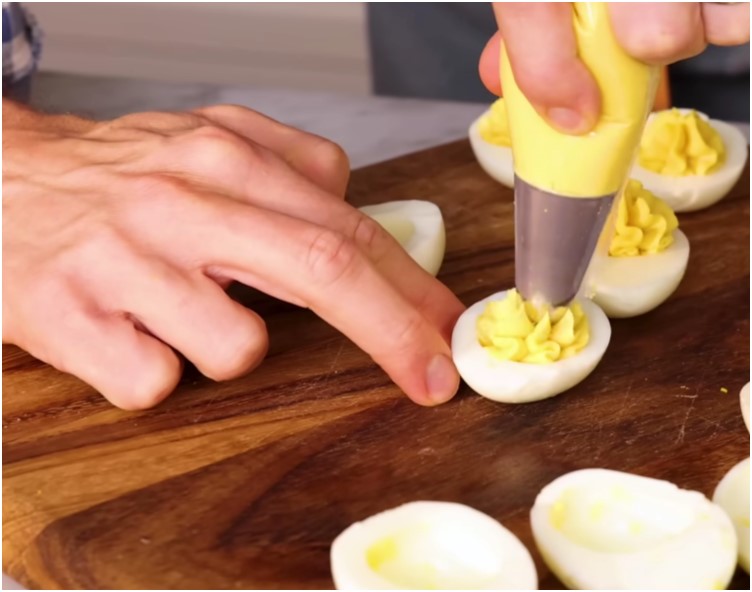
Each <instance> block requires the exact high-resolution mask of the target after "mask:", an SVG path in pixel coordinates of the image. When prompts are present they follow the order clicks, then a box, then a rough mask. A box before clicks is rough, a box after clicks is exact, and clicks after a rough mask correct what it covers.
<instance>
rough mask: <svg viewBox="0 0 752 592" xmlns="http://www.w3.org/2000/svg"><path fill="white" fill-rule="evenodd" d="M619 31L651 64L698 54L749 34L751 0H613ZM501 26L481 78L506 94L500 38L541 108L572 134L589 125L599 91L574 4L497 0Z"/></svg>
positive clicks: (741, 40) (639, 56)
mask: <svg viewBox="0 0 752 592" xmlns="http://www.w3.org/2000/svg"><path fill="white" fill-rule="evenodd" d="M608 8H609V13H610V16H611V24H612V26H613V29H614V34H615V35H616V38H617V39H618V40H619V42H620V43H621V45H622V46H623V47H624V48H625V49H626V51H627V52H628V53H629V54H630V55H632V56H634V57H635V58H637V59H639V60H642V61H644V62H647V63H650V64H670V63H672V62H676V61H678V60H682V59H685V58H689V57H692V56H694V55H697V54H699V53H700V52H701V51H703V50H704V49H705V47H706V46H707V44H713V45H738V44H742V43H745V42H747V41H749V4H748V3H746V2H744V3H742V2H739V3H717V2H671V3H669V2H646V3H631V2H624V3H618V2H614V3H610V4H609V7H608ZM494 13H495V15H496V21H497V24H498V26H499V33H497V34H496V35H494V36H493V37H492V38H491V40H490V41H489V42H488V44H487V45H486V48H485V49H484V50H483V54H482V55H481V58H480V62H479V70H480V77H481V79H482V80H483V83H484V84H485V85H486V87H487V88H488V90H490V91H491V92H493V93H495V94H497V95H500V94H502V89H501V83H500V80H499V44H500V41H501V39H502V38H503V39H504V44H505V47H506V49H507V52H508V55H509V61H510V63H511V66H512V70H513V71H514V77H515V81H516V82H517V84H518V85H519V87H520V89H521V90H522V92H523V93H524V94H525V95H526V96H527V97H528V99H529V100H530V102H531V103H532V104H533V106H534V107H535V108H536V110H537V111H538V112H539V113H540V114H541V115H542V116H543V117H545V118H546V119H547V120H548V121H549V122H550V123H551V125H553V126H554V127H556V128H558V129H560V130H561V131H563V132H566V133H572V134H583V133H586V132H588V131H590V130H591V129H592V128H593V126H594V125H595V123H596V121H597V120H598V117H599V115H600V106H601V103H600V100H601V99H600V91H599V90H598V87H597V85H596V83H595V80H594V79H593V77H592V75H591V74H590V72H589V71H588V69H587V67H585V65H584V64H583V63H582V62H581V61H580V60H579V59H578V57H577V47H576V43H575V37H574V31H573V28H572V8H571V3H568V2H567V3H555V2H535V3H507V2H497V3H494Z"/></svg>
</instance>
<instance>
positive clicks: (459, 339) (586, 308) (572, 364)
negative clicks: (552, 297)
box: [452, 289, 611, 403]
mask: <svg viewBox="0 0 752 592" xmlns="http://www.w3.org/2000/svg"><path fill="white" fill-rule="evenodd" d="M610 338H611V325H610V324H609V322H608V318H607V317H606V315H605V314H604V313H603V311H602V310H601V309H600V308H599V307H598V306H597V305H596V304H594V303H593V302H590V301H588V300H583V301H578V302H575V303H574V304H573V305H571V306H561V307H557V308H555V309H551V308H550V307H537V306H535V305H533V304H532V303H530V302H525V301H524V300H523V299H522V297H521V296H520V295H519V293H518V292H517V291H516V290H514V289H512V290H507V291H504V292H499V293H497V294H493V295H492V296H489V297H488V298H485V299H483V300H481V301H480V302H477V303H475V304H474V305H473V306H471V307H470V308H468V309H467V310H466V311H465V312H464V313H463V314H462V316H460V318H459V319H458V320H457V324H456V325H455V327H454V331H453V333H452V357H453V358H454V363H455V365H456V366H457V370H458V371H459V373H460V376H462V378H463V379H464V381H465V382H466V383H467V384H468V385H469V386H470V388H472V389H473V390H474V391H476V392H477V393H478V394H480V395H483V396H484V397H487V398H489V399H493V400H494V401H501V402H504V403H526V402H529V401H537V400H540V399H545V398H547V397H553V396H554V395H558V394H559V393H562V392H564V391H566V390H567V389H570V388H572V387H573V386H575V385H576V384H577V383H579V382H581V381H582V380H583V379H584V378H585V377H586V376H587V375H588V374H590V373H591V372H592V371H593V369H594V368H595V367H596V366H597V365H598V362H599V361H600V359H601V357H603V354H604V352H605V351H606V347H607V346H608V342H609V339H610Z"/></svg>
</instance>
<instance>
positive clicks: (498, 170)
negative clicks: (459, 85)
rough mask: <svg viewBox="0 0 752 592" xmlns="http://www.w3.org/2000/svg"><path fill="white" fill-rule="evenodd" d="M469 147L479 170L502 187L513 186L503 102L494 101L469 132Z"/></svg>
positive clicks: (509, 140) (510, 147) (510, 146)
mask: <svg viewBox="0 0 752 592" xmlns="http://www.w3.org/2000/svg"><path fill="white" fill-rule="evenodd" d="M468 135H469V137H470V145H471V146H472V148H473V152H474V153H475V158H476V159H478V163H479V164H480V166H481V168H482V169H483V170H484V171H486V173H488V175H489V176H490V177H492V178H493V179H495V180H497V181H498V182H499V183H501V184H502V185H506V186H507V187H514V163H513V160H512V139H511V138H510V136H509V123H508V121H507V108H506V105H505V103H504V99H498V100H496V101H495V102H494V103H493V104H492V105H491V108H490V109H488V111H486V112H485V113H484V114H483V115H481V116H480V117H479V118H478V119H476V120H475V121H473V123H472V124H471V125H470V130H469V131H468Z"/></svg>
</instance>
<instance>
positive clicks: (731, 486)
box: [713, 458, 749, 573]
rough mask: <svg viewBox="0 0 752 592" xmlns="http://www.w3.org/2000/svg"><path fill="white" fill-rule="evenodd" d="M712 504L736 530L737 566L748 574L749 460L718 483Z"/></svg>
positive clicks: (734, 468) (736, 466)
mask: <svg viewBox="0 0 752 592" xmlns="http://www.w3.org/2000/svg"><path fill="white" fill-rule="evenodd" d="M713 502H715V503H716V504H718V505H719V506H720V507H721V508H723V509H724V510H725V512H726V514H728V516H729V518H731V521H732V522H733V523H734V527H735V528H736V537H737V539H738V541H739V565H741V566H742V567H743V568H744V571H746V572H747V573H749V458H747V459H745V460H743V461H741V462H740V463H739V464H737V465H735V466H734V467H733V468H732V469H731V470H730V471H729V472H728V473H726V475H725V476H724V477H723V479H721V482H720V483H718V487H716V488H715V493H713Z"/></svg>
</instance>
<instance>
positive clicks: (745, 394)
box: [739, 383, 749, 431]
mask: <svg viewBox="0 0 752 592" xmlns="http://www.w3.org/2000/svg"><path fill="white" fill-rule="evenodd" d="M739 403H740V404H741V407H742V417H743V418H744V425H746V426H747V430H748V431H749V383H747V384H745V385H744V386H743V387H742V390H741V391H739Z"/></svg>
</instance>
